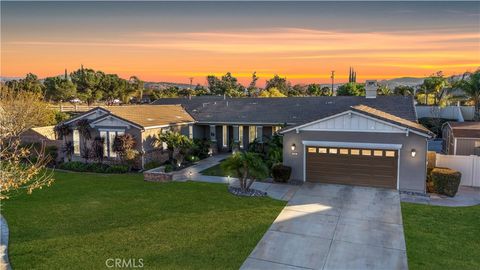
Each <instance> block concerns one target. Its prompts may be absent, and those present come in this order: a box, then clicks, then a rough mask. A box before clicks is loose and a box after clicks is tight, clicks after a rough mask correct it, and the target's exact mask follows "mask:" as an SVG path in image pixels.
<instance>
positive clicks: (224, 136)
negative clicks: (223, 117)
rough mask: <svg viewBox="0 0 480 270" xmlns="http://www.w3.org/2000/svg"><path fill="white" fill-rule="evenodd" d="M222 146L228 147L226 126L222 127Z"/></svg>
mask: <svg viewBox="0 0 480 270" xmlns="http://www.w3.org/2000/svg"><path fill="white" fill-rule="evenodd" d="M222 144H223V147H227V146H228V127H227V126H226V125H223V126H222Z"/></svg>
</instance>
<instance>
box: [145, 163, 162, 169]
mask: <svg viewBox="0 0 480 270" xmlns="http://www.w3.org/2000/svg"><path fill="white" fill-rule="evenodd" d="M160 166H162V164H160V162H157V161H150V162H147V164H145V166H144V169H145V170H151V169H154V168H157V167H160Z"/></svg>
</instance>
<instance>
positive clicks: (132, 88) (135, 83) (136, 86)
mask: <svg viewBox="0 0 480 270" xmlns="http://www.w3.org/2000/svg"><path fill="white" fill-rule="evenodd" d="M128 89H129V91H128V93H129V94H135V95H136V96H137V98H138V100H139V101H142V98H143V91H144V90H145V83H144V82H143V81H142V80H140V79H139V78H138V77H137V76H131V77H130V79H129V80H128ZM124 102H125V103H126V100H124Z"/></svg>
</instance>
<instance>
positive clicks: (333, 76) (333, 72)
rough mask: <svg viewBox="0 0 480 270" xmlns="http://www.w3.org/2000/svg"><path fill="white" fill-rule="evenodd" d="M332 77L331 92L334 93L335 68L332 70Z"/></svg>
mask: <svg viewBox="0 0 480 270" xmlns="http://www.w3.org/2000/svg"><path fill="white" fill-rule="evenodd" d="M330 78H331V79H332V94H333V93H334V91H333V85H334V84H335V70H332V75H331V76H330Z"/></svg>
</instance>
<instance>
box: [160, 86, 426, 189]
mask: <svg viewBox="0 0 480 270" xmlns="http://www.w3.org/2000/svg"><path fill="white" fill-rule="evenodd" d="M376 88H377V87H376V85H375V83H374V82H367V91H366V92H367V96H366V97H357V96H333V97H289V98H224V97H218V96H216V97H192V98H165V99H159V100H157V101H155V102H153V105H171V104H181V105H182V106H183V107H184V108H185V110H186V111H187V112H188V113H189V114H190V115H191V116H192V117H193V119H195V125H194V127H193V136H194V137H196V138H206V139H210V140H211V141H212V142H214V143H215V144H216V145H217V147H218V149H219V151H229V150H231V147H232V143H235V144H238V145H239V147H240V148H244V149H245V148H246V147H248V144H249V143H250V142H252V141H253V140H255V139H257V140H258V141H261V140H262V138H265V137H269V136H272V135H273V134H275V133H277V132H278V133H279V134H282V135H283V163H284V164H285V165H287V166H290V167H292V176H291V178H292V179H295V180H301V181H308V182H324V183H338V184H351V185H361V186H373V187H385V188H393V189H399V190H408V191H415V192H422V193H423V192H425V179H426V162H427V157H426V156H427V139H428V138H431V137H432V136H433V134H432V133H431V132H430V131H429V130H428V129H426V128H425V127H423V126H422V125H420V124H419V123H418V122H417V117H416V113H415V107H414V103H413V98H412V97H403V96H378V97H377V95H376ZM152 107H154V106H152Z"/></svg>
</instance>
